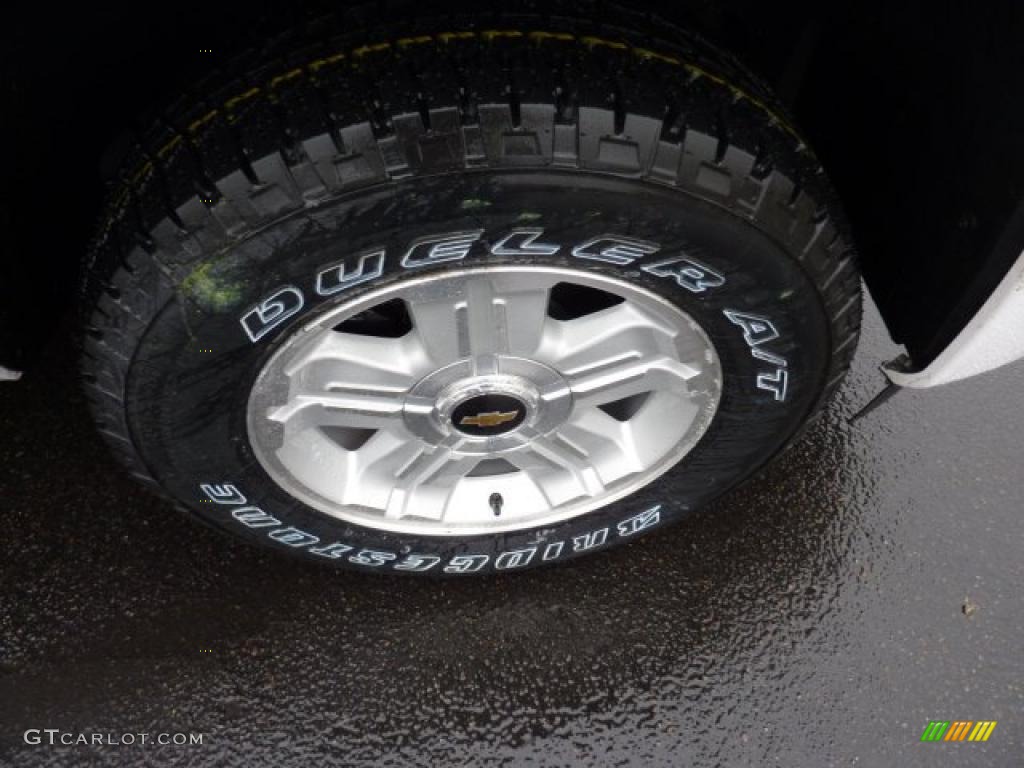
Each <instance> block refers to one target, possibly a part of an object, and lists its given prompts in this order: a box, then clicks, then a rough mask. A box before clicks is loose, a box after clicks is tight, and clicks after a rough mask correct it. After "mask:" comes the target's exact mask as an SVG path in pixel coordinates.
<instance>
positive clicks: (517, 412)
mask: <svg viewBox="0 0 1024 768" xmlns="http://www.w3.org/2000/svg"><path fill="white" fill-rule="evenodd" d="M451 420H452V426H453V427H455V429H457V430H458V431H459V432H462V433H463V434H466V435H473V436H474V437H493V436H495V435H504V434H505V433H506V432H511V431H512V430H514V429H516V428H518V427H519V425H520V424H522V423H523V421H525V420H526V403H524V402H523V401H522V400H520V399H519V398H517V397H512V396H511V395H505V394H501V393H499V392H491V393H487V394H483V395H476V396H474V397H469V398H466V399H465V400H463V401H462V402H461V403H459V404H458V405H457V406H455V410H453V411H452V415H451Z"/></svg>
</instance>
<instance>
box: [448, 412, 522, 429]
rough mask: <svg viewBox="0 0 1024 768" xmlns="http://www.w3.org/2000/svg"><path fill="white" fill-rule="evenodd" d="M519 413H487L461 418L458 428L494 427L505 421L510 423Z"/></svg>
mask: <svg viewBox="0 0 1024 768" xmlns="http://www.w3.org/2000/svg"><path fill="white" fill-rule="evenodd" d="M518 415H519V411H488V412H487V413H478V414H477V415H476V416H463V417H462V421H460V422H459V426H462V427H496V426H498V425H499V424H504V423H505V422H506V421H512V420H513V419H514V418H515V417H516V416H518Z"/></svg>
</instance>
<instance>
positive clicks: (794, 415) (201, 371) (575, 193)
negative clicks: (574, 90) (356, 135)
mask: <svg viewBox="0 0 1024 768" xmlns="http://www.w3.org/2000/svg"><path fill="white" fill-rule="evenodd" d="M523 229H535V230H542V235H540V236H539V238H538V239H539V240H540V241H541V242H544V243H551V244H557V245H559V246H560V248H559V251H558V252H557V253H555V254H554V255H550V256H536V255H523V254H520V255H514V256H508V255H506V256H496V255H494V254H493V253H491V252H490V248H491V246H493V245H494V243H495V242H497V241H498V240H500V239H501V238H502V237H503V236H505V235H507V234H508V233H510V232H512V231H515V230H523ZM472 231H480V232H481V234H480V236H479V238H478V239H477V240H476V241H475V242H473V244H472V246H471V247H470V248H469V250H468V252H467V253H466V254H465V255H464V256H463V257H462V258H459V259H452V260H448V261H443V262H437V263H429V262H428V263H418V262H417V260H416V259H415V258H414V259H412V260H411V263H410V260H409V259H407V258H404V257H405V256H406V255H407V254H408V253H409V251H410V248H411V247H412V244H415V243H417V242H419V241H422V240H423V239H424V238H430V237H442V236H445V235H446V234H450V233H455V232H472ZM602 237H611V238H616V237H618V238H623V239H630V240H638V241H643V242H645V243H653V244H656V245H658V249H657V251H656V252H654V253H651V254H649V255H645V256H643V257H642V258H638V259H635V260H633V261H631V262H629V263H624V264H622V263H620V264H616V263H611V262H610V261H602V260H599V259H592V258H582V257H578V256H574V255H573V250H574V248H578V247H579V246H581V245H583V244H585V243H587V242H590V241H593V240H595V239H598V238H602ZM379 249H383V250H384V253H385V256H384V259H383V262H382V265H381V270H380V274H379V275H373V276H372V278H368V279H366V280H364V281H363V282H359V283H356V284H353V285H352V286H351V287H347V288H345V289H343V290H341V291H340V292H338V293H336V294H334V295H332V296H321V295H319V294H318V292H317V275H319V274H321V273H323V272H324V270H326V269H328V268H331V267H333V266H337V265H340V264H343V265H344V269H345V270H346V273H347V274H349V275H352V274H356V273H357V272H358V266H359V257H360V255H361V254H365V253H368V252H371V251H374V250H379ZM421 250H422V249H421ZM584 250H587V249H584ZM596 250H599V248H597V249H589V251H588V252H596ZM673 258H675V259H676V260H677V261H676V262H674V263H671V264H667V265H664V266H662V267H658V268H657V269H653V268H652V269H645V267H651V266H652V265H655V264H657V263H660V262H665V261H666V260H670V259H673ZM683 259H685V261H682V260H683ZM403 262H405V263H403ZM509 263H513V264H517V265H523V264H524V263H525V264H537V265H544V266H557V267H563V268H571V269H579V270H584V271H586V272H589V273H594V272H599V273H601V274H604V275H607V276H609V277H613V278H615V279H619V280H624V281H627V282H629V283H631V284H634V285H637V286H639V287H641V288H644V289H646V290H648V291H651V292H654V293H656V294H658V295H659V296H662V297H664V298H665V299H667V300H668V301H669V302H671V303H672V304H674V305H676V306H677V307H679V308H680V309H682V310H683V311H684V312H686V313H687V314H689V315H690V316H691V317H692V318H693V319H694V320H695V321H696V322H697V323H698V324H699V325H700V326H701V327H702V328H703V330H704V332H705V333H706V334H707V335H708V337H709V338H710V339H711V341H712V343H713V344H714V346H715V349H716V352H717V354H718V356H719V360H720V364H721V366H722V371H723V381H722V394H721V400H720V403H719V408H718V412H717V413H716V415H715V418H714V420H713V422H712V424H711V426H710V427H709V428H708V430H707V432H706V433H705V434H704V436H703V437H702V439H701V440H700V442H699V443H698V445H697V446H696V447H695V448H694V449H693V450H692V451H691V452H690V453H689V454H687V455H686V456H685V457H684V458H683V459H682V460H681V461H680V462H679V464H677V465H676V466H675V467H673V468H672V469H670V470H669V471H668V472H667V473H666V474H664V475H662V476H661V477H659V478H657V479H656V480H655V481H654V482H652V483H651V484H649V485H647V486H646V487H644V488H642V489H640V490H639V491H637V492H636V493H634V494H633V495H631V496H628V497H626V498H625V499H622V500H620V501H617V502H614V503H612V504H610V505H608V506H606V507H602V508H600V509H597V510H594V511H592V512H590V513H587V514H584V515H581V516H579V517H575V518H572V519H569V520H567V521H564V522H562V523H558V524H555V525H548V526H544V527H543V528H540V529H538V528H535V529H530V530H524V531H516V532H505V533H500V534H496V535H492V536H466V537H431V536H417V537H413V536H406V535H401V534H396V533H390V532H385V531H380V530H376V529H371V528H367V527H364V526H359V525H354V524H351V523H348V522H346V521H342V520H339V519H336V518H333V517H331V516H329V515H327V514H325V513H323V512H320V511H318V510H316V509H313V508H312V507H310V506H308V505H306V504H304V503H302V502H300V501H298V500H296V499H294V498H292V497H290V496H289V495H288V494H286V493H285V492H284V491H283V490H282V489H281V488H280V487H278V486H277V485H276V483H274V481H273V480H271V478H270V477H269V476H268V475H267V473H266V472H265V471H264V470H263V468H262V466H261V465H260V463H259V461H258V460H256V458H255V456H254V454H253V451H252V448H251V446H250V443H249V438H248V434H247V429H246V407H247V404H248V398H249V393H250V391H251V387H252V384H253V382H254V381H255V379H256V377H257V376H258V374H259V372H260V371H261V370H262V368H263V366H264V365H265V363H266V361H267V360H268V359H269V358H270V357H271V356H272V355H273V354H274V353H275V352H276V350H277V349H278V348H279V347H280V345H281V344H282V343H283V342H284V340H285V339H287V338H288V337H289V334H290V333H291V332H294V331H295V330H296V329H298V328H300V327H302V326H305V325H308V324H310V323H312V322H314V321H315V320H316V318H317V317H319V316H320V315H321V314H323V313H325V312H329V311H333V310H335V309H337V307H338V306H339V304H341V303H344V302H348V301H351V300H353V299H356V298H358V297H360V296H362V295H363V294H365V293H366V292H368V291H372V290H375V289H378V288H381V287H383V286H385V285H388V284H391V283H394V282H396V281H400V280H403V279H408V278H409V277H411V276H417V277H419V276H424V275H429V274H436V273H439V272H444V271H449V270H452V269H471V268H480V267H486V266H493V265H496V264H509ZM688 265H689V266H693V265H696V267H697V268H698V271H697V272H696V273H694V272H690V273H689V275H690V276H689V277H688V276H687V275H683V276H682V277H680V276H679V274H678V270H681V269H683V268H684V267H686V266H688ZM700 268H706V269H707V273H706V274H708V275H711V276H712V277H709V278H708V279H707V280H706V281H703V282H705V283H716V280H715V279H714V276H718V277H720V278H721V282H720V284H714V285H702V281H701V280H700V279H699V278H698V279H695V278H694V277H693V275H695V274H699V272H700ZM673 269H674V270H677V271H676V272H673V271H672V270H673ZM282 291H284V293H283V294H282ZM275 296H278V297H280V296H284V297H285V299H286V300H291V301H292V302H293V303H292V305H289V307H288V309H289V310H290V309H291V308H293V306H294V304H295V302H296V301H297V299H296V297H297V296H298V297H301V306H300V307H299V308H298V309H297V310H296V311H295V312H294V313H293V314H289V315H288V316H287V317H286V318H285V320H284V321H282V322H280V323H278V324H272V323H271V325H272V327H270V328H269V329H267V330H266V332H265V333H262V335H259V337H258V338H256V339H254V338H252V336H253V335H254V334H253V332H252V330H253V328H256V329H257V332H260V331H263V329H264V327H265V326H266V325H267V324H268V323H260V322H258V321H259V319H260V317H261V314H260V312H259V311H258V310H260V309H266V307H267V306H268V305H267V304H266V302H267V301H268V299H273V297H275ZM254 310H256V314H255V315H254V314H253V313H254ZM263 314H264V315H267V316H269V315H272V312H271V313H267V312H264V313H263ZM254 317H255V318H256V320H257V322H252V318H254ZM245 318H250V323H249V325H248V330H247V326H246V324H245ZM829 354H830V339H829V338H828V323H827V318H826V315H825V313H824V310H823V308H822V303H821V300H820V297H819V295H818V292H817V289H816V288H815V287H814V284H813V282H812V281H811V279H810V278H809V277H808V275H807V274H806V273H805V272H804V270H803V268H802V267H801V265H800V263H799V260H798V258H796V257H795V256H794V255H792V254H790V253H788V252H787V251H786V250H785V248H784V247H783V246H782V244H780V243H778V242H776V241H774V240H773V239H772V238H771V237H769V236H768V235H766V234H765V233H763V232H762V231H760V230H758V229H757V228H756V227H755V226H754V225H753V224H752V223H751V222H750V221H749V220H746V219H744V218H743V217H741V216H739V215H737V214H736V213H734V212H731V211H727V210H725V209H723V208H720V207H718V206H714V205H711V204H709V203H706V202H703V201H700V200H697V199H695V198H693V197H690V196H688V195H686V194H685V193H682V192H679V191H675V190H669V189H661V188H659V187H656V186H654V185H651V184H648V183H644V182H640V181H638V180H635V181H634V180H623V179H617V178H611V177H606V176H598V175H591V174H585V173H579V172H565V173H556V172H543V173H539V172H525V173H524V172H520V173H515V172H513V173H497V172H480V173H475V174H462V175H443V176H438V177H421V178H417V179H414V180H409V181H406V182H395V183H390V184H387V185H382V186H380V187H376V188H373V189H367V190H363V191H362V192H359V193H355V194H351V195H348V196H345V197H342V198H338V199H336V200H333V201H331V202H329V203H325V204H322V205H320V206H318V207H317V208H315V209H310V210H307V211H304V212H300V213H298V214H293V215H291V216H288V217H286V218H284V219H282V220H280V221H278V222H276V223H275V224H274V225H272V226H270V227H267V228H265V229H264V230H263V231H261V232H260V233H259V234H258V235H256V236H253V237H250V238H248V239H246V240H243V241H241V242H238V243H236V244H234V245H233V246H231V247H229V248H226V249H224V250H223V251H222V252H220V253H218V254H216V255H214V256H211V257H210V258H208V259H204V260H202V261H201V262H200V263H198V264H196V265H193V266H192V267H191V268H190V269H189V271H188V272H187V273H186V274H182V275H180V276H179V280H178V288H177V291H176V296H175V299H174V300H172V301H171V302H169V303H168V304H167V305H166V306H164V308H163V309H162V310H161V311H160V312H159V313H158V314H157V316H156V317H155V318H154V320H153V322H152V323H151V325H150V327H149V329H148V330H147V332H146V333H145V335H144V336H143V338H142V339H141V342H140V344H139V346H138V349H137V352H136V355H135V358H134V359H133V361H132V365H131V368H130V371H129V376H128V382H127V392H128V397H127V398H126V402H127V403H129V406H128V423H129V427H130V430H131V434H132V438H133V440H134V442H135V443H136V445H137V447H138V449H139V452H140V454H141V456H142V457H143V460H144V462H145V463H146V465H147V467H148V468H149V469H150V471H151V472H152V473H153V475H154V476H155V477H156V478H157V480H158V482H159V483H160V484H161V485H162V486H163V487H164V488H165V489H167V490H168V491H169V492H170V493H172V494H173V495H174V496H175V497H176V498H178V499H179V500H181V501H183V502H184V503H185V504H186V505H187V506H188V507H189V508H190V509H191V510H193V511H194V512H195V513H197V514H198V515H200V516H201V517H202V518H203V519H204V520H206V521H207V522H210V523H212V524H213V525H215V526H217V527H222V528H225V529H227V530H230V531H231V532H232V533H234V534H235V535H241V536H243V537H245V538H247V539H249V540H251V541H254V542H257V543H261V544H264V545H268V544H269V545H272V546H274V547H276V548H277V549H280V550H284V551H287V552H290V553H293V554H297V555H300V556H303V557H305V558H307V559H311V560H315V561H321V562H331V563H334V564H337V565H342V566H345V567H353V568H361V569H366V570H372V571H376V572H391V573H425V574H427V575H432V576H440V575H457V574H460V573H486V572H492V571H505V570H517V569H521V568H526V567H535V566H537V565H542V564H546V563H555V562H563V561H565V560H568V559H570V558H573V557H576V556H579V555H582V554H587V553H590V552H593V551H595V550H599V549H603V548H607V547H610V546H612V545H614V544H616V543H624V542H626V541H630V540H633V539H635V538H636V537H637V535H638V534H640V533H641V532H645V531H647V530H650V529H653V528H656V527H661V526H663V525H664V524H665V523H668V522H670V521H672V520H673V519H676V518H678V517H679V516H681V515H683V514H685V513H686V512H688V511H691V510H695V509H697V508H699V507H701V506H703V505H704V504H706V503H707V502H708V501H710V500H711V499H713V498H714V497H716V496H718V495H720V494H721V493H722V492H723V491H725V490H726V489H727V488H729V487H731V486H733V485H735V484H736V483H737V482H739V481H740V480H741V479H742V478H744V477H745V476H747V475H749V474H750V473H751V472H752V471H754V470H755V469H756V468H757V467H759V466H760V465H762V464H763V463H764V462H765V461H767V460H768V459H769V458H771V456H772V455H774V454H775V452H776V451H778V450H779V448H780V447H781V446H782V445H783V444H784V443H785V442H786V441H787V439H788V438H789V437H790V436H791V435H792V434H793V433H794V432H795V431H796V430H797V429H798V428H799V426H800V425H801V423H802V422H803V421H804V419H805V418H806V416H807V415H808V413H809V412H810V411H811V410H812V408H813V406H814V404H815V402H816V400H817V398H818V396H819V395H820V392H821V390H822V388H823V386H824V378H825V375H826V369H827V366H828V361H829ZM783 387H784V389H783ZM780 394H781V395H782V397H780Z"/></svg>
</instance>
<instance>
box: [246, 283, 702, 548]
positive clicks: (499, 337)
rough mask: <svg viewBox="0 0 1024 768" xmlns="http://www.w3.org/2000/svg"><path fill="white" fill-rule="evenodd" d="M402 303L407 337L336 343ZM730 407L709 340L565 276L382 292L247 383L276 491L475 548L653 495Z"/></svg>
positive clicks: (662, 308) (325, 323)
mask: <svg viewBox="0 0 1024 768" xmlns="http://www.w3.org/2000/svg"><path fill="white" fill-rule="evenodd" d="M559 284H566V285H564V286H561V287H560V288H558V289H557V291H556V298H557V301H556V302H555V303H554V304H553V306H554V307H556V308H557V311H556V312H555V314H556V315H557V316H558V317H562V318H571V319H563V320H556V319H554V318H552V317H550V316H549V315H548V306H549V302H550V300H551V295H552V290H553V289H555V286H556V285H559ZM563 288H564V289H565V290H563ZM602 292H603V293H604V294H608V293H613V294H617V295H618V297H619V298H620V299H621V301H619V302H618V303H614V302H613V301H610V300H609V298H608V296H607V295H604V296H602V295H601V294H602ZM394 301H400V302H401V303H402V305H404V307H405V308H406V309H407V310H408V315H409V318H408V319H409V321H410V322H411V330H410V331H409V332H408V333H404V335H402V336H401V337H399V338H392V337H391V336H387V335H386V336H370V335H362V334H357V333H350V332H342V331H338V330H335V329H336V328H353V327H354V326H352V325H346V324H345V323H346V322H347V321H348V320H349V319H351V318H353V317H355V315H356V314H358V313H360V312H365V311H367V310H371V309H374V308H376V307H377V306H378V305H380V304H383V303H385V302H394ZM396 306H397V305H396ZM598 307H605V309H597V308H598ZM372 317H373V318H374V323H376V322H378V320H377V318H383V320H381V321H380V322H382V323H388V322H390V321H391V320H392V319H393V318H398V317H399V316H398V314H397V313H396V312H394V311H392V310H391V309H389V310H387V311H383V310H382V311H380V312H377V313H376V314H375V315H372ZM403 322H404V320H403ZM370 327H374V326H373V323H364V324H362V325H361V328H362V329H366V328H370ZM381 327H382V328H384V327H386V326H381ZM401 332H402V331H401V330H399V331H398V333H401ZM720 392H721V368H720V365H719V362H718V357H717V355H716V353H715V349H714V347H713V345H712V344H711V342H710V341H709V340H708V338H707V336H706V335H705V334H704V332H703V331H702V330H701V329H700V328H699V327H698V326H697V325H696V324H695V323H694V322H693V320H692V319H691V318H690V317H689V316H688V315H686V314H685V313H683V312H681V311H680V310H678V309H676V308H675V307H674V306H672V305H671V304H669V303H668V302H666V301H665V300H663V299H662V298H660V297H659V296H657V295H655V294H653V293H651V292H648V291H646V290H643V289H640V288H637V287H635V286H633V285H631V284H630V283H628V282H625V281H622V280H618V279H615V278H610V277H605V276H603V275H598V274H593V273H590V272H586V271H579V270H572V269H563V268H560V267H542V266H536V265H530V266H510V265H500V266H499V265H495V266H491V267H485V268H471V269H449V270H444V271H438V272H435V273H432V274H425V275H423V276H410V277H408V278H407V279H404V280H402V281H399V282H397V283H391V284H389V285H386V286H384V287H382V288H377V289H371V290H370V291H368V292H367V293H365V294H362V295H361V296H360V297H358V298H356V299H352V300H350V301H348V302H347V303H343V304H340V305H339V306H338V307H337V308H336V309H334V310H330V311H327V312H325V313H324V314H323V315H321V316H320V317H319V319H317V320H316V321H315V322H311V323H309V324H307V325H305V326H303V327H302V328H301V329H299V330H297V331H296V332H295V333H294V334H293V336H292V337H291V338H289V339H286V340H285V341H284V343H282V345H281V346H280V347H279V348H278V350H277V351H276V352H275V353H274V355H273V356H272V357H271V358H270V361H269V362H268V363H267V364H266V366H265V367H264V369H263V371H262V372H261V373H260V375H259V377H258V378H257V381H256V383H255V384H254V387H253V392H252V394H251V396H250V400H249V411H248V419H249V435H250V442H251V444H252V447H253V450H254V452H255V454H256V456H257V458H258V460H259V461H260V463H261V464H262V465H263V467H264V468H265V469H267V471H268V473H269V474H270V475H271V477H273V478H274V480H275V481H276V482H278V484H279V485H281V486H282V488H284V489H285V490H286V491H288V492H289V493H290V494H291V495H292V496H294V497H295V498H298V499H301V500H302V501H304V502H306V503H308V504H310V505H311V506H313V507H315V508H317V509H320V510H322V511H324V512H326V513H328V514H330V515H333V516H335V517H337V518H339V519H341V520H345V521H347V522H351V523H353V524H358V525H364V526H368V527H371V528H378V529H381V530H386V531H391V532H395V533H400V534H403V535H420V534H424V535H480V534H490V533H497V532H502V531H515V530H526V529H528V528H535V527H538V526H544V525H548V524H553V523H556V522H558V521H561V520H565V519H568V518H570V517H573V516H575V515H579V514H583V513H585V512H587V511H589V510H592V509H595V508H597V507H599V506H602V505H605V504H608V503H610V502H612V501H614V500H616V499H619V498H623V497H624V496H626V495H628V494H630V493H632V492H633V491H635V490H636V489H638V488H640V487H642V486H643V485H645V484H647V483H649V482H650V481H651V480H653V479H654V478H655V477H657V476H658V475H660V474H661V473H662V472H664V471H666V470H667V469H668V468H669V467H671V466H672V465H673V464H675V463H676V462H677V461H678V460H679V459H680V458H681V457H682V456H683V455H685V454H686V453H687V452H688V451H689V450H691V449H692V448H693V446H694V445H696V443H697V441H698V440H699V439H700V437H701V435H703V433H704V431H705V430H706V429H707V427H708V425H709V424H710V423H711V419H712V417H713V416H714V413H715V410H716V409H717V407H718V400H719V397H720ZM641 395H642V397H634V396H641Z"/></svg>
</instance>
